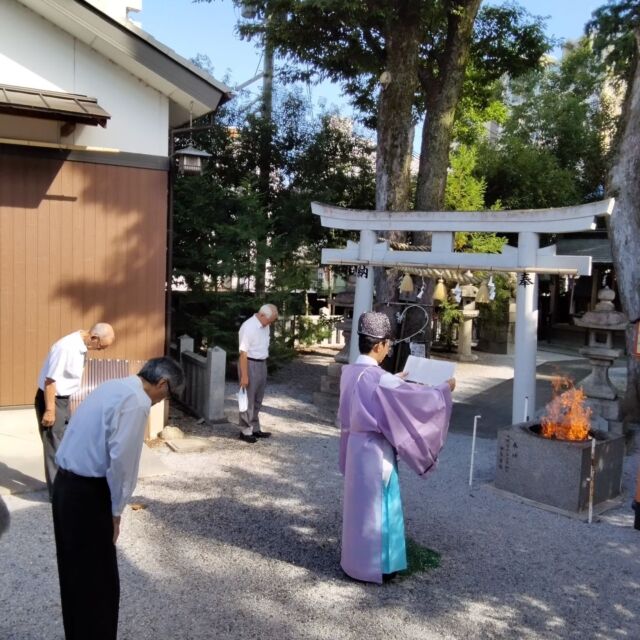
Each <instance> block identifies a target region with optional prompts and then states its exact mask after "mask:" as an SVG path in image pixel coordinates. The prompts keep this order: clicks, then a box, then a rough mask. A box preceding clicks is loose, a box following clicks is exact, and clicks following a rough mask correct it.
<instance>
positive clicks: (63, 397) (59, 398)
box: [38, 387, 71, 400]
mask: <svg viewBox="0 0 640 640" xmlns="http://www.w3.org/2000/svg"><path fill="white" fill-rule="evenodd" d="M38 393H41V394H42V395H43V396H44V391H43V390H42V389H41V388H40V387H38ZM70 397H71V396H56V398H57V399H58V400H68V399H69V398H70Z"/></svg>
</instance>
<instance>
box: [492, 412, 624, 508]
mask: <svg viewBox="0 0 640 640" xmlns="http://www.w3.org/2000/svg"><path fill="white" fill-rule="evenodd" d="M531 427H533V428H534V429H536V428H539V424H538V423H537V422H525V423H521V424H517V425H514V426H512V427H509V428H508V429H504V430H502V431H500V432H499V433H498V451H497V464H496V481H495V486H496V488H497V489H502V490H504V491H509V492H511V493H514V494H516V495H519V496H521V497H523V498H527V499H529V500H533V501H536V502H541V503H543V504H546V505H549V506H551V507H554V508H556V509H561V510H564V511H571V512H581V511H584V510H586V509H587V508H588V505H589V478H590V469H591V441H590V440H587V441H582V442H569V441H563V440H553V439H548V438H543V437H541V436H539V435H538V434H537V433H535V432H534V431H532V430H531ZM595 434H596V448H595V483H594V499H593V503H594V505H597V504H599V503H601V502H605V501H607V500H611V499H613V498H615V497H616V496H618V495H619V494H620V482H621V478H622V463H623V458H624V437H623V436H622V435H618V434H613V433H604V432H595Z"/></svg>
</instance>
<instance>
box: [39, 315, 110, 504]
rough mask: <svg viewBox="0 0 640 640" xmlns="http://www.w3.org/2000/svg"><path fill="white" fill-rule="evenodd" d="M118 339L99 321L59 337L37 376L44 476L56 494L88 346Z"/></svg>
mask: <svg viewBox="0 0 640 640" xmlns="http://www.w3.org/2000/svg"><path fill="white" fill-rule="evenodd" d="M114 340H115V333H114V331H113V327H112V326H111V325H110V324H107V323H106V322H98V323H97V324H95V325H94V326H93V327H91V329H90V330H89V331H85V330H84V329H81V330H80V331H74V332H73V333H70V334H69V335H68V336H64V338H60V340H58V341H57V342H56V343H55V344H54V345H53V346H52V347H51V349H50V350H49V353H48V354H47V357H46V359H45V361H44V364H43V365H42V369H41V370H40V375H39V377H38V391H37V393H36V398H35V401H34V404H35V409H36V416H37V417H38V430H39V432H40V438H41V439H42V446H43V449H44V476H45V479H46V481H47V489H48V490H49V500H51V497H52V495H53V481H54V479H55V477H56V471H57V467H56V462H55V456H56V451H57V450H58V446H59V445H60V441H61V440H62V436H63V435H64V431H65V429H66V427H67V422H69V396H71V395H72V394H74V393H75V392H76V391H77V390H78V389H79V388H80V382H81V380H82V372H83V371H84V363H85V358H86V354H87V350H92V351H101V350H103V349H107V348H108V347H110V346H111V345H112V344H113V342H114Z"/></svg>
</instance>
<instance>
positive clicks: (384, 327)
mask: <svg viewBox="0 0 640 640" xmlns="http://www.w3.org/2000/svg"><path fill="white" fill-rule="evenodd" d="M358 335H359V336H367V337H368V338H378V339H379V340H386V339H387V338H391V337H392V336H393V333H392V331H391V323H390V322H389V318H388V317H387V316H386V315H385V314H384V313H378V312H377V311H367V312H366V313H363V314H362V315H361V316H360V318H359V319H358Z"/></svg>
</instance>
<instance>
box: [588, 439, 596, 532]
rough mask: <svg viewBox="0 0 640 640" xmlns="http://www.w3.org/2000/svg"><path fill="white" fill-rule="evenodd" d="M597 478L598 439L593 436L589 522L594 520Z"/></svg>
mask: <svg viewBox="0 0 640 640" xmlns="http://www.w3.org/2000/svg"><path fill="white" fill-rule="evenodd" d="M595 479H596V439H595V438H594V437H593V436H591V476H590V477H589V524H591V522H592V521H593V492H594V490H595Z"/></svg>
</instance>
